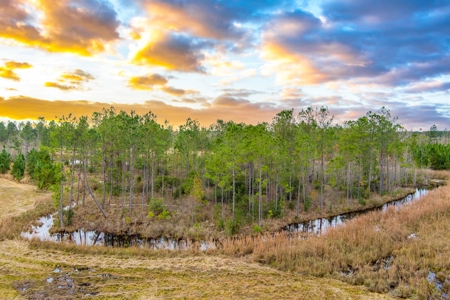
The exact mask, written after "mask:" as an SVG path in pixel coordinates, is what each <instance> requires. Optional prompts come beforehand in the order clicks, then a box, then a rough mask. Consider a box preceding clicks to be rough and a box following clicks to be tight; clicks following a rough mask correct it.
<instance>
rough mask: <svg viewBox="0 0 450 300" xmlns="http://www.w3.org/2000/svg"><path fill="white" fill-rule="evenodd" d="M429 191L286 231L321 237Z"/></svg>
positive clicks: (296, 224)
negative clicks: (345, 224) (354, 219)
mask: <svg viewBox="0 0 450 300" xmlns="http://www.w3.org/2000/svg"><path fill="white" fill-rule="evenodd" d="M427 193H428V190H426V189H416V191H415V193H413V194H410V195H408V196H406V197H404V198H402V199H400V200H395V201H392V202H389V203H386V204H384V205H382V206H380V207H375V208H370V209H366V210H362V211H357V212H349V213H345V214H340V215H337V216H333V217H329V218H319V219H315V220H311V221H306V222H301V223H293V224H289V225H287V226H286V227H284V229H285V230H286V231H288V232H304V233H313V234H316V235H321V234H323V233H325V231H326V230H327V229H328V228H330V227H332V228H334V227H337V226H339V225H341V224H344V223H345V222H347V221H348V220H351V219H353V218H355V217H357V216H359V215H362V214H365V213H368V212H370V211H380V210H381V211H386V210H387V209H388V208H389V207H391V206H394V207H400V206H402V205H404V204H406V203H409V202H413V201H415V200H417V199H420V198H421V197H422V196H424V195H426V194H427Z"/></svg>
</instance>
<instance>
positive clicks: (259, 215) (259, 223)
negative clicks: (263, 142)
mask: <svg viewBox="0 0 450 300" xmlns="http://www.w3.org/2000/svg"><path fill="white" fill-rule="evenodd" d="M261 206H262V164H261V165H260V169H259V203H258V226H260V227H261Z"/></svg>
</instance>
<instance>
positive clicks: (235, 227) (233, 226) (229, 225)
mask: <svg viewBox="0 0 450 300" xmlns="http://www.w3.org/2000/svg"><path fill="white" fill-rule="evenodd" d="M238 231H239V223H238V222H236V221H233V220H232V219H228V220H227V221H226V222H225V233H226V235H228V236H232V235H233V234H236V233H238Z"/></svg>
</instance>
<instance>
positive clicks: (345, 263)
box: [218, 172, 450, 299]
mask: <svg viewBox="0 0 450 300" xmlns="http://www.w3.org/2000/svg"><path fill="white" fill-rule="evenodd" d="M446 178H448V172H447V173H446ZM449 232H450V186H444V187H440V188H438V189H435V190H433V191H430V192H429V194H428V195H427V196H425V197H423V198H422V199H421V200H420V201H417V202H414V203H411V204H409V205H406V206H405V207H403V208H401V209H395V208H394V207H390V208H389V209H388V211H387V212H385V213H378V212H372V213H369V214H367V215H363V216H361V217H359V218H356V219H354V220H352V221H350V222H348V224H347V225H346V226H341V227H338V228H335V229H331V230H328V231H327V232H326V234H324V235H323V236H321V237H317V236H310V237H309V238H307V239H306V240H305V239H301V238H300V237H297V236H295V237H292V236H290V235H288V234H284V233H281V234H275V235H265V236H263V237H262V238H244V239H234V240H231V239H229V240H225V241H223V245H224V246H223V249H220V250H218V251H219V252H220V253H222V254H227V255H232V256H250V257H251V259H253V260H254V261H257V262H261V263H264V264H268V265H271V266H274V267H276V268H277V269H280V270H288V271H294V272H299V273H301V274H304V275H313V276H318V277H333V278H338V279H341V280H345V281H347V282H349V283H352V284H364V285H366V286H367V287H369V288H370V289H371V290H373V291H378V292H389V291H390V292H391V293H392V294H393V295H396V296H401V297H418V298H421V299H424V298H427V297H428V298H440V297H442V294H441V292H439V291H438V290H437V289H436V287H435V285H434V283H429V282H428V281H427V276H428V274H429V272H430V271H433V272H435V273H437V274H438V277H439V278H440V281H441V283H443V287H442V292H446V293H449V292H450V260H449V257H450V235H449ZM409 237H413V238H409Z"/></svg>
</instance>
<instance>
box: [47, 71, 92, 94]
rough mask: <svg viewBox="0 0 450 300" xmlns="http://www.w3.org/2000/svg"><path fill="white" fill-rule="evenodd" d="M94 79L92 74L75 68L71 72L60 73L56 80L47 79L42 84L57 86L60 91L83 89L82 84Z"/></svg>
mask: <svg viewBox="0 0 450 300" xmlns="http://www.w3.org/2000/svg"><path fill="white" fill-rule="evenodd" d="M94 79H95V78H94V76H92V75H91V74H89V73H87V72H85V71H83V70H80V69H76V70H75V71H73V72H65V73H62V74H61V75H60V76H59V78H58V79H57V82H52V81H47V82H46V83H44V86H46V87H52V88H57V89H60V90H62V91H70V90H78V91H84V90H85V87H84V84H85V83H87V82H89V81H91V80H94Z"/></svg>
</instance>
